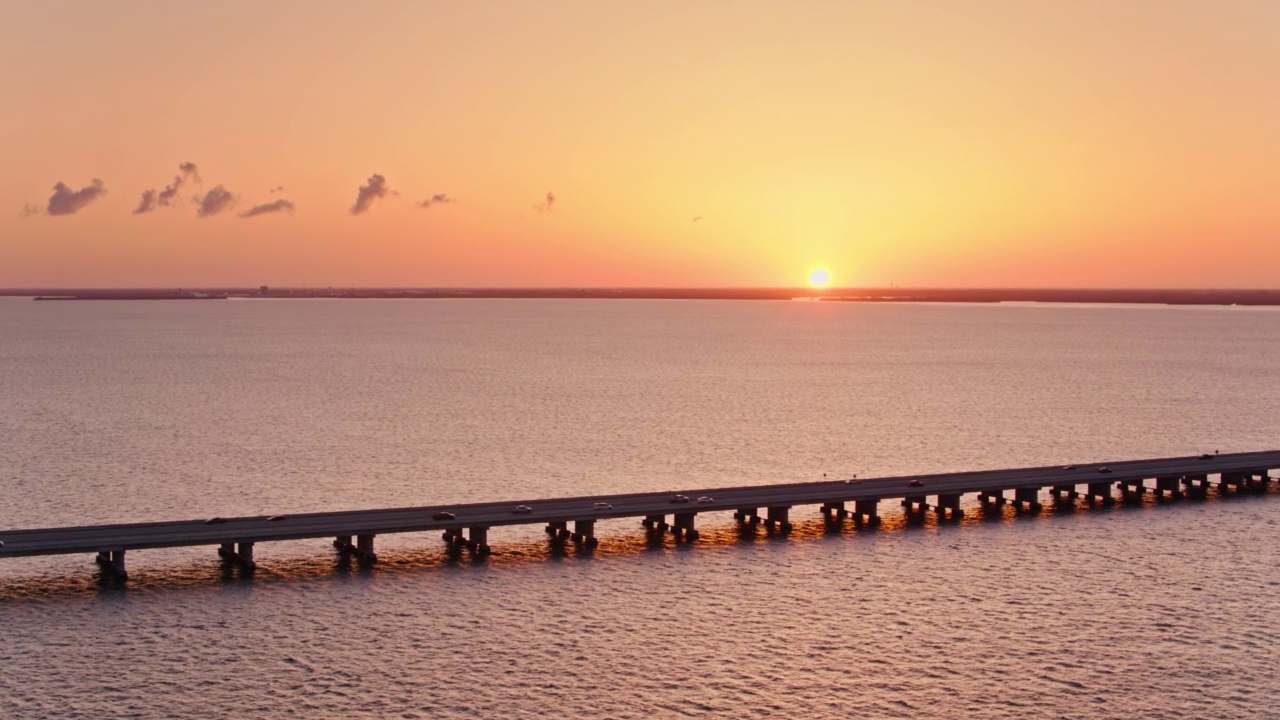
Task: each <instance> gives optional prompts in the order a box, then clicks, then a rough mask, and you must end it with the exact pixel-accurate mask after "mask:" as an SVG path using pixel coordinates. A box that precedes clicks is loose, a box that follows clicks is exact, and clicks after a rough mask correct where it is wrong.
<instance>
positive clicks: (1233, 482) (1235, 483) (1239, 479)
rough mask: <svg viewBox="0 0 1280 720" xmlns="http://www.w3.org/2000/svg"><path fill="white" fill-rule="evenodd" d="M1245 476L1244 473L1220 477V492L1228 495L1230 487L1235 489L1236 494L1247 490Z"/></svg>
mask: <svg viewBox="0 0 1280 720" xmlns="http://www.w3.org/2000/svg"><path fill="white" fill-rule="evenodd" d="M1245 485H1246V481H1245V474H1244V473H1242V472H1224V473H1222V474H1220V475H1219V476H1218V492H1220V493H1226V491H1227V488H1228V487H1233V488H1235V490H1236V492H1240V491H1242V490H1244V489H1245Z"/></svg>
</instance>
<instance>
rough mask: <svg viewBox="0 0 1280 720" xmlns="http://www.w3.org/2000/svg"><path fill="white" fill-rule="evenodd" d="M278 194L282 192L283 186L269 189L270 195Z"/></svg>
mask: <svg viewBox="0 0 1280 720" xmlns="http://www.w3.org/2000/svg"><path fill="white" fill-rule="evenodd" d="M278 192H284V186H283V185H277V186H275V187H273V188H271V194H272V195H275V194H276V193H278Z"/></svg>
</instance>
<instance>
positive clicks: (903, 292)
mask: <svg viewBox="0 0 1280 720" xmlns="http://www.w3.org/2000/svg"><path fill="white" fill-rule="evenodd" d="M0 296H18V297H33V298H34V299H36V300H223V299H227V298H256V299H296V298H337V299H432V300H439V299H504V298H505V299H548V300H552V299H554V300H565V299H586V300H604V299H622V300H809V301H821V302H869V303H884V302H898V303H901V302H929V303H938V302H941V303H1005V302H1029V303H1036V302H1039V303H1107V304H1161V305H1253V306H1267V305H1280V290H1142V289H1103V290H1097V289H1046V288H1020V289H1019V288H1014V289H1003V288H989V289H967V288H966V289H957V288H838V289H834V288H833V289H823V290H817V289H813V288H288V287H280V288H199V289H180V290H179V289H159V288H142V289H93V288H30V289H28V288H13V289H0Z"/></svg>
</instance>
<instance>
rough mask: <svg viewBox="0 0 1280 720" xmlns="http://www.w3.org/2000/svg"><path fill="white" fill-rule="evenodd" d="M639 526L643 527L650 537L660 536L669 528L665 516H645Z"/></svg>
mask: <svg viewBox="0 0 1280 720" xmlns="http://www.w3.org/2000/svg"><path fill="white" fill-rule="evenodd" d="M640 524H641V525H644V526H645V529H647V530H648V531H649V533H650V534H652V535H662V534H663V533H665V532H666V531H667V530H669V529H670V528H671V526H670V525H668V524H667V516H666V515H645V516H644V520H641V521H640Z"/></svg>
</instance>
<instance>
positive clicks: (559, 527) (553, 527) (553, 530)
mask: <svg viewBox="0 0 1280 720" xmlns="http://www.w3.org/2000/svg"><path fill="white" fill-rule="evenodd" d="M568 531H569V523H568V521H565V520H552V521H551V522H549V523H547V534H548V535H550V536H551V537H560V536H561V535H563V534H565V533H566V532H568Z"/></svg>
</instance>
